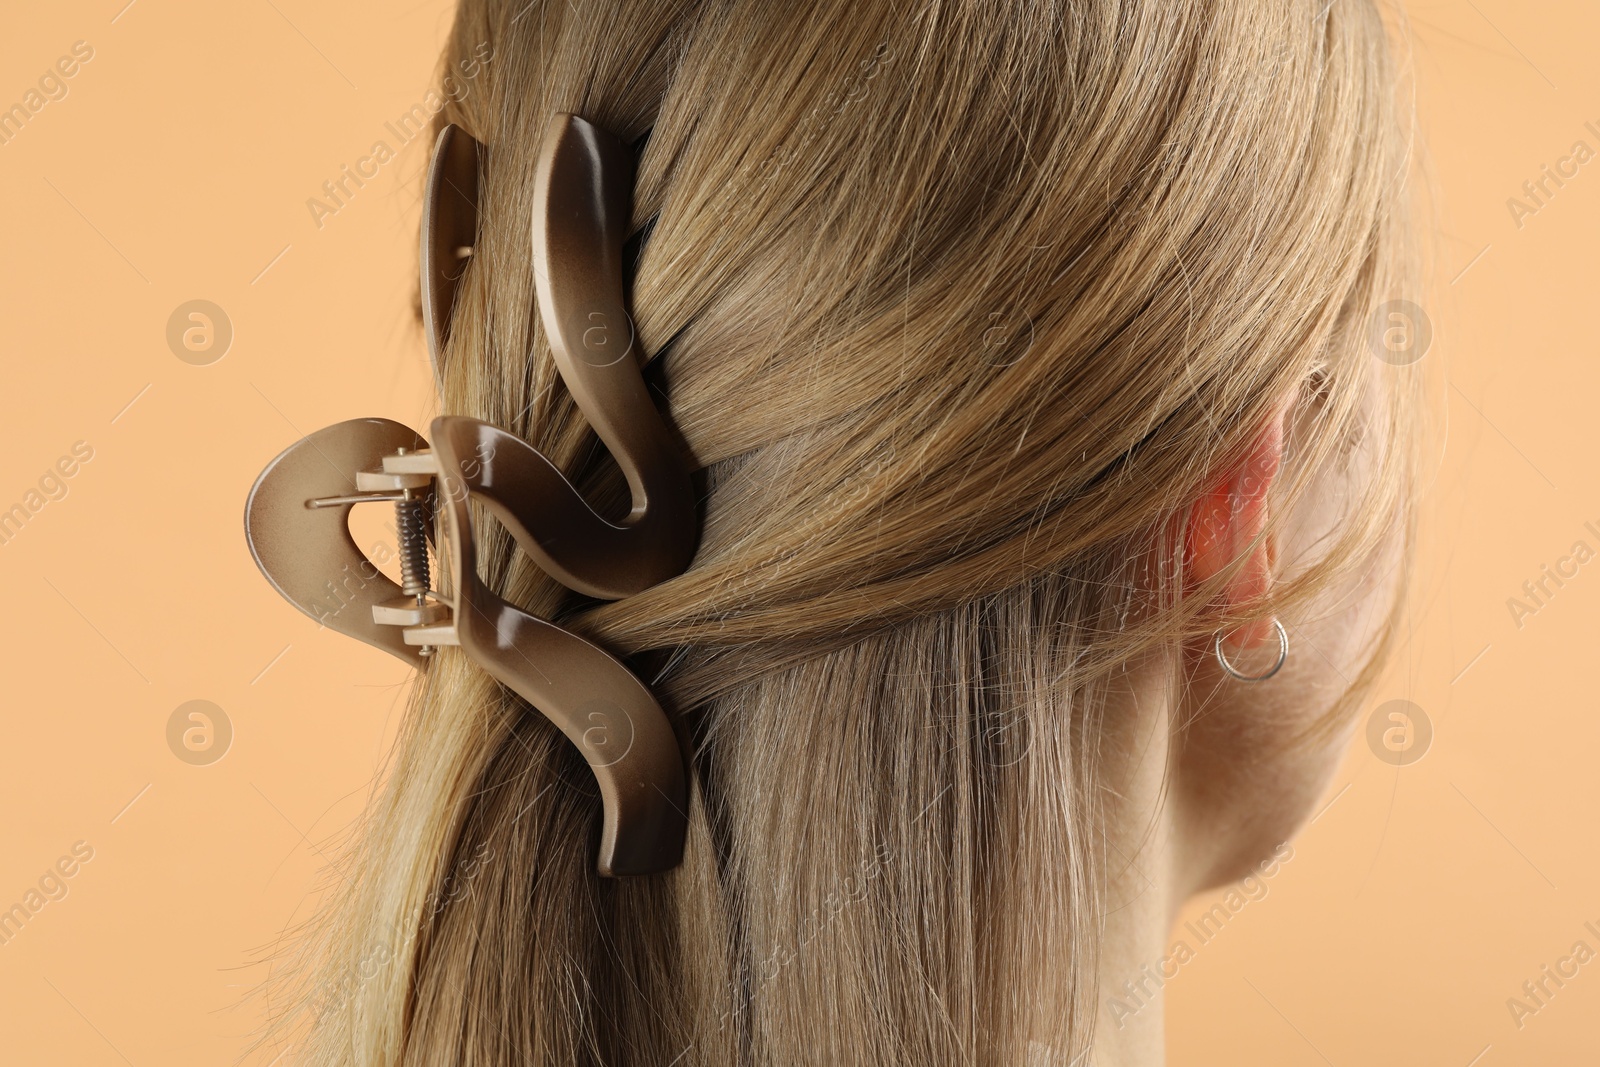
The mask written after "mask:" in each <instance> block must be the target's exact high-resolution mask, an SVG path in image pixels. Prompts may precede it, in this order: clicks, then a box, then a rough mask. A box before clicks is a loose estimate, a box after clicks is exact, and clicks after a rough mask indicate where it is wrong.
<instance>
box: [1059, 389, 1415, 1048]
mask: <svg viewBox="0 0 1600 1067" xmlns="http://www.w3.org/2000/svg"><path fill="white" fill-rule="evenodd" d="M1381 402H1382V400H1381V395H1380V394H1379V392H1378V390H1377V389H1376V387H1374V388H1373V389H1372V390H1371V392H1370V396H1369V398H1368V403H1369V404H1374V405H1375V404H1378V403H1381ZM1306 422H1307V412H1306V411H1305V410H1303V407H1302V406H1299V405H1289V404H1285V405H1284V408H1283V409H1282V414H1281V418H1280V419H1279V420H1278V421H1276V422H1269V423H1268V424H1266V425H1263V426H1262V427H1261V429H1260V431H1259V433H1258V435H1257V446H1256V449H1255V451H1254V452H1253V453H1252V455H1251V456H1249V457H1247V458H1246V460H1245V461H1244V463H1242V464H1241V465H1240V467H1239V468H1238V469H1235V470H1232V471H1227V472H1223V474H1222V475H1221V476H1220V477H1219V478H1218V479H1217V482H1216V489H1215V491H1214V492H1213V493H1210V494H1208V495H1207V496H1206V498H1204V499H1203V500H1202V501H1201V502H1200V503H1198V504H1197V505H1196V506H1195V508H1194V511H1193V513H1192V515H1191V517H1190V523H1189V531H1188V537H1189V545H1190V570H1191V572H1192V573H1193V576H1194V577H1195V578H1196V579H1197V580H1204V579H1205V578H1207V577H1209V576H1211V575H1213V574H1216V573H1219V572H1220V570H1221V568H1223V567H1225V566H1226V565H1227V564H1228V562H1229V561H1230V560H1232V559H1233V558H1234V557H1236V556H1238V555H1240V554H1241V553H1242V552H1244V551H1247V550H1249V546H1250V544H1251V542H1252V540H1253V539H1255V538H1256V535H1257V534H1259V533H1260V532H1261V530H1263V529H1264V528H1265V524H1266V523H1267V521H1268V519H1269V516H1270V515H1271V511H1270V508H1271V506H1272V501H1273V500H1274V494H1273V492H1272V489H1273V485H1274V482H1275V479H1276V477H1277V475H1278V472H1279V470H1280V467H1281V462H1280V461H1281V460H1282V458H1283V455H1284V451H1285V449H1286V448H1287V449H1289V450H1290V451H1291V452H1292V451H1293V450H1294V449H1295V448H1296V446H1297V443H1298V442H1299V441H1300V440H1304V435H1305V433H1306V432H1307V430H1306ZM1366 459H1367V457H1365V456H1363V455H1360V454H1357V455H1355V456H1352V457H1350V461H1349V462H1346V463H1341V464H1337V465H1332V464H1330V466H1337V467H1338V468H1339V469H1330V470H1323V471H1319V472H1318V474H1317V477H1316V484H1315V485H1314V486H1313V488H1312V491H1311V492H1308V493H1306V494H1305V495H1304V496H1303V497H1301V498H1300V499H1299V500H1298V501H1297V503H1296V507H1295V508H1294V510H1293V511H1292V512H1289V513H1286V514H1284V515H1283V516H1282V519H1283V525H1282V526H1281V527H1280V528H1279V534H1278V536H1277V537H1276V538H1275V539H1272V540H1270V541H1268V542H1263V543H1261V544H1260V545H1259V546H1258V547H1256V548H1255V549H1254V550H1250V558H1248V559H1246V560H1245V561H1244V565H1243V566H1242V567H1240V568H1239V571H1238V576H1237V578H1236V579H1234V580H1233V582H1232V584H1230V586H1229V587H1228V590H1227V597H1228V599H1229V600H1231V601H1234V602H1236V603H1238V604H1248V603H1251V602H1253V601H1255V600H1256V599H1258V598H1259V597H1260V596H1261V595H1263V594H1265V593H1266V592H1268V591H1269V590H1270V588H1271V585H1272V583H1273V582H1274V581H1275V580H1280V581H1281V580H1283V578H1284V577H1285V576H1287V575H1289V574H1291V573H1294V572H1296V571H1298V569H1299V568H1300V567H1302V566H1305V565H1307V564H1309V563H1311V562H1313V561H1315V560H1316V559H1317V558H1318V557H1319V553H1320V552H1322V551H1323V550H1324V548H1325V546H1326V544H1327V541H1328V536H1327V535H1328V534H1329V532H1330V531H1333V530H1336V529H1338V528H1339V526H1340V524H1341V523H1342V522H1343V521H1345V512H1344V502H1345V501H1346V500H1348V499H1349V497H1350V486H1351V485H1352V482H1351V481H1350V480H1351V479H1358V478H1361V477H1363V476H1364V475H1365V474H1366V472H1367V468H1368V464H1367V462H1366ZM1400 551H1401V548H1400V541H1399V538H1398V537H1394V538H1391V539H1390V541H1389V543H1388V544H1386V545H1384V546H1383V547H1382V548H1381V549H1380V550H1379V552H1378V553H1377V555H1376V556H1375V557H1374V558H1372V559H1371V560H1370V561H1369V562H1370V565H1369V566H1367V567H1365V568H1363V569H1362V573H1360V574H1358V575H1354V576H1352V577H1351V578H1350V579H1349V580H1347V581H1346V582H1344V583H1343V584H1342V585H1338V586H1335V587H1332V588H1329V589H1327V590H1325V591H1324V592H1323V593H1321V594H1319V597H1318V599H1317V601H1316V602H1315V603H1314V604H1312V605H1310V606H1309V608H1308V609H1303V610H1301V611H1299V612H1297V613H1296V616H1295V617H1294V618H1285V619H1283V620H1282V621H1283V623H1284V625H1285V627H1286V628H1287V630H1288V635H1289V655H1288V657H1287V659H1286V661H1285V663H1284V666H1283V668H1282V670H1280V671H1279V672H1278V673H1277V674H1276V675H1274V676H1273V677H1272V678H1269V679H1267V680H1265V681H1260V682H1241V681H1238V680H1235V679H1233V678H1230V677H1229V676H1228V675H1227V674H1226V673H1225V672H1224V671H1223V669H1222V667H1221V665H1220V664H1218V662H1217V660H1216V658H1215V656H1214V655H1213V649H1212V647H1211V644H1210V642H1206V643H1204V645H1203V646H1202V645H1196V646H1195V647H1187V648H1176V647H1174V648H1171V649H1168V650H1166V651H1165V652H1162V653H1159V654H1156V655H1154V656H1152V657H1151V658H1150V660H1149V661H1148V662H1147V663H1145V664H1142V665H1141V666H1140V667H1139V668H1138V670H1137V671H1136V672H1134V673H1132V674H1130V676H1129V682H1128V687H1127V692H1126V694H1125V695H1124V696H1123V697H1122V698H1121V699H1120V700H1119V704H1120V706H1119V707H1118V708H1117V709H1116V713H1115V714H1112V715H1108V716H1107V721H1108V722H1115V723H1117V724H1118V729H1119V731H1120V744H1118V745H1115V746H1113V751H1116V752H1120V753H1122V754H1123V759H1122V760H1121V761H1120V762H1118V763H1116V764H1115V765H1114V766H1112V767H1111V768H1109V770H1108V773H1109V774H1110V775H1111V776H1112V777H1113V779H1114V789H1115V792H1116V794H1117V795H1119V796H1120V797H1121V798H1122V802H1121V803H1120V804H1119V805H1118V806H1116V807H1115V808H1113V809H1112V810H1111V811H1110V812H1108V816H1107V817H1108V821H1109V825H1108V826H1107V827H1106V830H1107V833H1108V836H1109V840H1110V841H1111V842H1112V843H1113V849H1112V850H1111V852H1110V853H1109V855H1110V870H1109V872H1108V875H1109V884H1108V899H1107V902H1106V908H1107V917H1106V929H1105V935H1104V937H1103V938H1102V940H1101V951H1100V960H1099V971H1098V973H1099V981H1100V1004H1101V1011H1100V1017H1099V1021H1098V1026H1097V1033H1096V1038H1095V1046H1094V1055H1093V1057H1092V1062H1093V1063H1094V1064H1095V1065H1096V1067H1156V1065H1159V1064H1161V1063H1163V1062H1165V1051H1164V1048H1163V1043H1164V1035H1163V1021H1162V1007H1163V1005H1162V1000H1161V993H1160V990H1159V988H1156V987H1154V983H1151V982H1149V981H1146V983H1145V989H1146V990H1147V991H1151V990H1153V995H1151V996H1147V997H1145V999H1144V1001H1143V1003H1142V1005H1141V1007H1140V1008H1139V1009H1138V1010H1137V1011H1136V1012H1134V1013H1132V1014H1130V1013H1128V1012H1127V1011H1126V1009H1125V1008H1124V1009H1123V1010H1120V1011H1113V1010H1112V1009H1111V1006H1110V1003H1111V1000H1112V998H1113V997H1116V996H1117V995H1118V994H1119V992H1121V991H1122V990H1123V989H1124V983H1126V982H1128V981H1130V980H1134V981H1136V982H1137V981H1138V979H1139V976H1140V974H1141V970H1142V969H1143V968H1145V967H1146V966H1147V965H1154V964H1155V963H1156V962H1157V961H1159V960H1161V959H1162V957H1164V956H1166V955H1167V954H1168V950H1169V938H1170V935H1171V929H1172V927H1173V924H1174V921H1175V919H1176V916H1177V913H1178V910H1179V908H1181V906H1182V905H1183V903H1184V901H1186V900H1187V899H1188V898H1190V897H1192V896H1194V895H1195V894H1197V893H1200V892H1203V891H1205V890H1208V889H1213V888H1216V887H1219V886H1224V885H1227V884H1229V883H1232V882H1235V881H1237V880H1239V879H1241V878H1243V877H1245V876H1246V875H1249V874H1252V873H1255V872H1257V871H1258V870H1259V865H1260V864H1262V863H1263V862H1267V863H1271V862H1272V860H1273V858H1274V855H1275V851H1276V850H1278V849H1279V848H1280V846H1281V845H1282V844H1283V843H1284V842H1286V841H1288V840H1289V839H1290V838H1291V837H1292V836H1293V835H1294V833H1295V832H1296V830H1298V829H1299V828H1300V826H1301V825H1303V824H1304V822H1305V820H1306V819H1308V818H1309V817H1310V816H1311V814H1312V813H1313V811H1314V810H1315V806H1316V803H1317V801H1318V799H1319V798H1320V797H1321V796H1322V794H1323V793H1324V791H1325V790H1326V788H1327V786H1328V784H1329V782H1330V780H1331V778H1332V776H1333V774H1334V772H1335V770H1336V769H1337V767H1338V763H1339V759H1340V756H1341V755H1342V753H1343V752H1344V749H1345V746H1346V742H1347V741H1348V738H1349V736H1350V729H1351V727H1353V725H1354V724H1353V723H1348V724H1346V725H1345V727H1344V728H1343V729H1341V730H1335V731H1332V732H1331V735H1330V736H1327V737H1325V738H1324V739H1322V740H1318V741H1312V742H1307V741H1306V740H1305V736H1304V735H1305V730H1306V728H1307V727H1309V726H1310V725H1312V724H1314V723H1318V722H1321V721H1323V720H1324V719H1325V717H1326V716H1327V715H1329V713H1330V712H1332V711H1334V709H1335V708H1336V707H1337V706H1338V704H1339V702H1340V700H1341V699H1342V698H1344V697H1345V696H1346V695H1347V694H1348V693H1349V692H1350V690H1351V686H1352V684H1353V680H1354V679H1356V678H1358V677H1359V676H1360V675H1361V674H1362V671H1363V668H1364V667H1365V666H1366V665H1367V664H1368V662H1369V661H1370V659H1371V657H1372V655H1373V653H1374V650H1375V646H1376V643H1377V641H1378V639H1379V637H1380V635H1381V632H1382V628H1383V626H1384V623H1385V621H1386V620H1387V618H1388V616H1389V614H1390V612H1391V610H1392V608H1393V605H1394V603H1395V598H1396V597H1397V596H1398V594H1399V589H1400V571H1401V567H1400V565H1399V564H1400V562H1401V559H1400ZM1224 648H1225V651H1226V652H1227V654H1228V656H1229V658H1230V661H1232V662H1234V663H1235V664H1236V665H1237V666H1238V667H1239V669H1240V670H1241V671H1243V672H1245V673H1255V672H1258V671H1260V670H1263V669H1265V668H1266V667H1268V666H1270V665H1271V664H1272V662H1273V661H1274V660H1275V658H1276V656H1277V651H1278V644H1277V634H1276V630H1275V628H1274V627H1273V626H1272V621H1271V618H1270V617H1264V618H1261V619H1259V620H1256V621H1254V622H1253V623H1252V624H1251V625H1247V626H1245V627H1241V628H1240V629H1239V630H1238V631H1235V632H1234V633H1233V634H1230V635H1228V639H1227V640H1225V643H1224ZM1125 1003H1126V1001H1125ZM1075 1067H1076V1065H1075Z"/></svg>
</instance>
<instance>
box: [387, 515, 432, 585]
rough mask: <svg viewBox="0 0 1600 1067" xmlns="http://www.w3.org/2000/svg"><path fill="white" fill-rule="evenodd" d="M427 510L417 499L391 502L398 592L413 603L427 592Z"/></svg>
mask: <svg viewBox="0 0 1600 1067" xmlns="http://www.w3.org/2000/svg"><path fill="white" fill-rule="evenodd" d="M427 514H428V513H427V509H426V508H425V507H424V506H423V503H422V501H420V500H410V499H407V500H396V501H395V502H394V519H395V527H396V530H397V531H398V537H399V539H400V592H401V593H403V594H405V595H406V596H414V597H416V598H417V602H418V603H421V602H422V597H423V596H424V595H425V594H426V593H427V592H428V534H427V529H426V526H427Z"/></svg>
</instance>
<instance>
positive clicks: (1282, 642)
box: [1215, 616, 1289, 682]
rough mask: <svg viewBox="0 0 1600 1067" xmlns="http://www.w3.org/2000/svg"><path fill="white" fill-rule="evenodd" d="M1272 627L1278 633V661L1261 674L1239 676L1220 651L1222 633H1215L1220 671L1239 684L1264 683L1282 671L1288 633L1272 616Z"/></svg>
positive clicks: (1286, 657)
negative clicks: (1223, 671)
mask: <svg viewBox="0 0 1600 1067" xmlns="http://www.w3.org/2000/svg"><path fill="white" fill-rule="evenodd" d="M1272 625H1273V627H1274V628H1276V629H1277V631H1278V661H1277V662H1276V663H1274V664H1273V665H1272V666H1270V667H1268V668H1267V669H1266V672H1265V673H1263V674H1240V673H1239V671H1238V669H1237V668H1235V667H1234V665H1233V664H1231V663H1229V662H1228V657H1227V656H1226V655H1224V654H1223V651H1222V631H1221V630H1218V631H1217V640H1216V646H1215V648H1216V653H1217V662H1218V663H1220V664H1222V669H1223V670H1225V671H1227V672H1228V676H1229V677H1231V678H1234V679H1236V680H1238V681H1241V682H1264V681H1266V680H1267V679H1268V678H1271V677H1272V676H1273V675H1274V674H1277V673H1278V672H1279V671H1280V670H1282V669H1283V663H1284V660H1286V659H1288V658H1289V632H1288V631H1287V630H1285V629H1284V628H1283V623H1281V622H1279V621H1278V618H1277V616H1273V618H1272Z"/></svg>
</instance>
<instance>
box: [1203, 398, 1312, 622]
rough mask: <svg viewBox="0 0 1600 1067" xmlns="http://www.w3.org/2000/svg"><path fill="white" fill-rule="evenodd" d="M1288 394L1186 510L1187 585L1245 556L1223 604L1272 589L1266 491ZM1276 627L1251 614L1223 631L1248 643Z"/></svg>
mask: <svg viewBox="0 0 1600 1067" xmlns="http://www.w3.org/2000/svg"><path fill="white" fill-rule="evenodd" d="M1291 401H1292V398H1290V399H1286V400H1285V402H1284V403H1281V404H1279V405H1278V407H1277V408H1276V409H1275V412H1274V414H1273V415H1272V416H1271V417H1269V418H1268V419H1267V421H1266V422H1265V423H1264V424H1263V425H1262V427H1261V428H1260V430H1259V431H1258V432H1257V434H1256V437H1255V439H1254V441H1253V442H1252V443H1251V445H1250V450H1249V451H1248V452H1247V453H1246V454H1245V456H1244V457H1243V458H1241V459H1240V460H1239V461H1238V462H1237V463H1235V464H1233V465H1232V466H1230V467H1229V468H1228V469H1226V470H1225V471H1223V472H1222V473H1221V475H1220V476H1219V477H1218V478H1217V480H1216V481H1215V482H1214V483H1213V485H1212V488H1211V489H1209V490H1208V491H1207V492H1206V493H1205V494H1204V495H1203V496H1202V497H1201V498H1200V499H1199V501H1197V502H1196V503H1195V505H1194V506H1193V508H1192V509H1191V510H1190V513H1189V520H1188V527H1187V530H1186V532H1185V546H1184V555H1185V559H1184V562H1185V573H1186V575H1187V580H1186V582H1185V585H1186V586H1193V585H1198V584H1199V583H1201V582H1204V581H1207V580H1208V579H1210V578H1213V577H1215V576H1216V575H1218V574H1220V573H1222V572H1223V571H1224V570H1226V569H1227V568H1228V567H1229V566H1230V565H1232V564H1234V563H1235V561H1236V560H1238V559H1239V557H1240V556H1241V555H1245V558H1244V559H1243V560H1242V561H1240V562H1239V567H1238V569H1237V570H1236V571H1235V573H1234V575H1233V577H1232V578H1230V579H1229V580H1228V583H1227V586H1226V587H1225V589H1224V596H1225V597H1226V600H1227V606H1228V608H1230V609H1239V608H1241V607H1244V606H1245V605H1248V604H1250V603H1252V602H1255V601H1258V600H1260V599H1262V598H1263V597H1265V596H1266V595H1267V593H1268V592H1270V591H1271V589H1272V571H1273V565H1274V563H1276V551H1275V547H1274V545H1273V544H1272V541H1271V539H1270V538H1266V537H1262V536H1261V535H1262V534H1263V532H1264V531H1265V530H1266V528H1267V517H1268V504H1267V496H1268V492H1269V490H1270V489H1271V488H1272V484H1273V482H1274V481H1275V480H1276V479H1277V475H1278V470H1279V468H1280V467H1281V466H1282V463H1283V442H1284V424H1285V422H1286V420H1287V417H1288V413H1289V408H1290V405H1291ZM1275 632H1276V631H1275V630H1274V628H1273V625H1272V620H1271V619H1270V618H1261V619H1256V620H1251V621H1250V622H1247V623H1245V624H1243V625H1241V626H1240V627H1239V628H1238V629H1236V630H1234V631H1233V633H1231V634H1230V635H1228V636H1227V638H1226V640H1227V642H1228V643H1229V644H1231V645H1233V646H1234V647H1236V648H1251V647H1254V646H1256V645H1259V644H1261V643H1262V642H1263V641H1266V640H1267V639H1268V638H1270V637H1272V636H1273V635H1274V633H1275Z"/></svg>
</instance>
